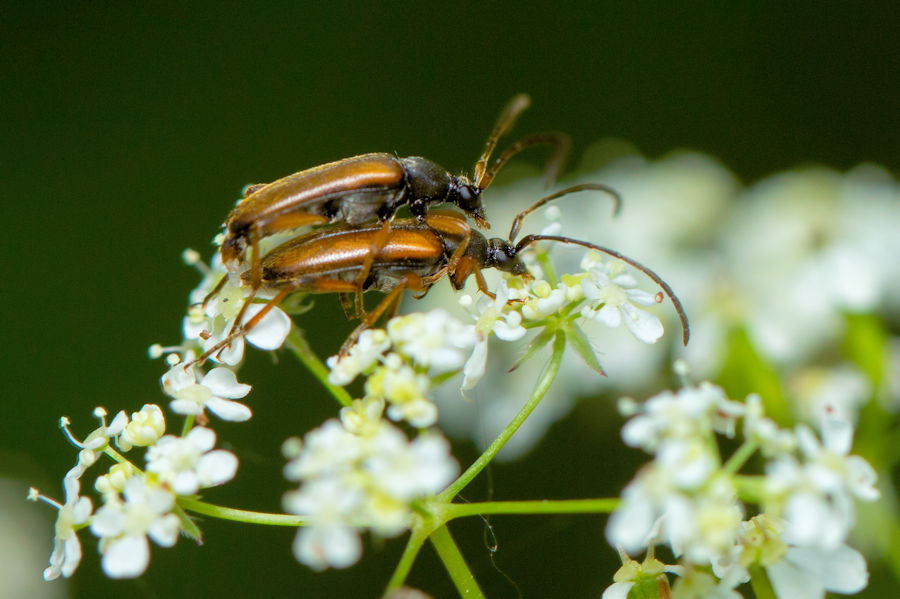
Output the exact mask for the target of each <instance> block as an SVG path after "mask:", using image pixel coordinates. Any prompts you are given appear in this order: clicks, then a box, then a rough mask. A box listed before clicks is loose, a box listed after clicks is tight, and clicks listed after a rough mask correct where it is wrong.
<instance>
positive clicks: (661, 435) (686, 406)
mask: <svg viewBox="0 0 900 599" xmlns="http://www.w3.org/2000/svg"><path fill="white" fill-rule="evenodd" d="M743 412H744V406H743V405H742V404H740V403H738V402H735V401H731V400H729V399H728V397H727V396H726V395H725V392H724V391H722V388H721V387H718V386H716V385H713V384H711V383H708V382H703V383H701V384H700V385H697V386H693V387H685V388H683V389H680V390H679V391H678V392H677V393H673V392H671V391H663V392H662V393H659V394H657V395H654V396H653V397H651V398H650V399H648V400H647V401H646V402H644V404H643V406H642V407H641V408H639V409H638V413H637V414H636V415H635V416H634V417H632V418H631V419H630V420H629V421H628V422H627V423H626V424H625V426H624V427H622V439H623V440H624V441H625V443H626V444H628V445H630V446H632V447H640V448H642V449H643V450H644V451H647V452H651V453H652V452H654V451H656V448H657V446H658V445H659V443H660V442H661V441H662V440H663V439H666V438H686V437H697V438H701V439H702V438H705V436H706V434H707V431H715V432H719V433H724V434H733V432H734V420H735V418H737V417H738V416H739V415H741V414H743Z"/></svg>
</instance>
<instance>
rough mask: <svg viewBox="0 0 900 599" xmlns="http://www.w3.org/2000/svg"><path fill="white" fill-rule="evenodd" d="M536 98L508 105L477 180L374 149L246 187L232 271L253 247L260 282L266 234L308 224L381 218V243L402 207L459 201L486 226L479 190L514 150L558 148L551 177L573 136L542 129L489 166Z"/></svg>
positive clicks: (230, 231)
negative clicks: (261, 248)
mask: <svg viewBox="0 0 900 599" xmlns="http://www.w3.org/2000/svg"><path fill="white" fill-rule="evenodd" d="M530 103H531V100H530V98H529V97H528V96H527V95H525V94H518V95H516V96H514V97H513V98H512V99H511V100H510V101H509V102H508V103H507V105H506V106H505V108H504V109H503V111H502V112H501V114H500V117H499V118H498V120H497V123H496V124H495V125H494V129H493V131H492V132H491V135H490V136H489V137H488V139H487V141H486V142H485V146H484V149H483V151H482V154H481V156H480V157H479V159H478V161H477V162H476V164H475V170H474V176H473V177H472V178H471V179H470V178H469V177H467V176H465V175H459V176H457V175H453V174H451V173H450V172H449V171H447V170H446V169H445V168H443V167H441V166H439V165H437V164H436V163H434V162H432V161H431V160H428V159H427V158H422V157H420V156H410V157H406V158H400V157H396V156H393V155H391V154H387V153H371V154H362V155H360V156H354V157H352V158H345V159H343V160H338V161H335V162H330V163H328V164H324V165H321V166H317V167H314V168H310V169H307V170H304V171H300V172H298V173H294V174H293V175H289V176H287V177H284V178H282V179H278V180H277V181H274V182H272V183H268V184H259V185H251V186H248V187H247V188H246V189H245V192H244V198H243V199H241V200H240V201H239V202H238V204H237V205H236V206H235V208H234V209H233V210H232V211H231V213H230V214H229V215H228V218H227V219H226V220H225V223H224V228H225V233H224V238H223V241H222V245H221V250H220V251H221V255H222V262H223V263H224V264H225V266H226V268H228V270H229V271H231V272H238V271H239V270H240V268H241V266H242V263H243V261H244V258H245V254H246V252H247V250H248V249H250V250H251V258H250V268H249V271H250V277H249V281H248V282H249V284H250V285H251V287H257V286H258V283H259V280H258V277H259V266H258V264H259V255H258V254H259V251H258V244H259V241H260V240H261V239H263V238H265V237H268V236H271V235H274V234H276V233H280V232H283V231H289V230H291V229H296V228H298V227H303V226H306V225H321V224H325V223H336V222H344V223H347V224H350V225H361V224H364V223H368V222H373V221H376V220H377V221H379V222H381V223H383V227H384V232H383V233H382V235H381V236H380V238H375V239H373V243H375V244H376V246H375V247H377V244H378V243H379V242H380V239H383V238H384V236H385V235H387V230H388V229H389V227H390V225H389V222H390V220H391V219H393V217H394V215H395V213H396V212H397V210H398V209H399V208H400V207H402V206H407V207H408V209H409V211H410V213H411V214H412V216H413V217H414V218H415V219H416V220H417V221H418V222H420V223H423V222H424V219H425V216H426V214H427V213H428V209H429V208H430V207H431V206H432V205H435V204H441V203H446V204H453V205H455V206H457V207H458V208H460V209H461V210H462V211H463V212H464V213H465V214H467V215H468V216H470V217H471V218H472V219H473V220H474V221H475V223H476V224H477V225H478V226H479V227H481V228H488V227H489V224H488V222H487V220H486V219H485V216H484V207H483V204H482V201H481V194H482V192H483V191H484V190H485V189H486V188H487V187H488V186H489V185H490V184H491V182H492V181H493V180H494V177H495V176H496V174H497V172H498V171H499V170H500V168H501V167H502V166H503V165H504V164H505V163H506V162H507V161H508V160H509V159H510V158H511V157H512V156H514V155H515V154H517V153H519V152H521V151H522V150H524V149H526V148H529V147H532V146H536V145H550V146H553V147H554V152H553V155H552V157H551V159H550V161H549V162H548V165H547V169H546V177H547V179H548V180H550V181H552V180H554V179H555V178H556V175H557V174H558V172H559V170H560V169H561V168H562V165H563V163H564V162H565V159H566V157H567V155H568V151H569V146H570V142H569V138H568V136H567V135H565V134H562V133H555V132H554V133H540V134H536V135H530V136H528V137H525V138H523V139H521V140H519V141H517V142H515V143H513V144H512V145H511V146H510V147H508V148H507V149H506V150H504V151H503V152H502V153H501V154H500V156H498V157H497V159H496V160H495V161H494V163H493V164H489V163H490V159H491V155H492V154H493V152H494V149H495V148H496V145H497V142H498V140H499V139H500V137H501V136H502V135H503V134H504V133H506V132H507V131H508V130H509V129H510V128H511V127H512V126H513V124H514V123H515V121H516V119H517V118H518V116H519V115H520V114H521V113H522V112H523V111H524V110H525V109H527V108H528V106H529V105H530ZM217 290H218V289H216V290H214V291H213V293H211V294H210V295H213V294H214V293H215V292H216V291H217Z"/></svg>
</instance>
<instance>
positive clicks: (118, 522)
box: [91, 505, 125, 537]
mask: <svg viewBox="0 0 900 599" xmlns="http://www.w3.org/2000/svg"><path fill="white" fill-rule="evenodd" d="M124 530H125V516H124V515H123V514H122V512H121V511H119V510H118V509H116V508H114V507H112V506H108V505H107V506H104V507H102V508H100V509H99V510H97V513H96V514H94V519H93V520H91V532H92V533H94V534H95V535H96V536H98V537H115V536H117V535H119V534H120V533H121V532H122V531H124Z"/></svg>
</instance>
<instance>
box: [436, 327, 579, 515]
mask: <svg viewBox="0 0 900 599" xmlns="http://www.w3.org/2000/svg"><path fill="white" fill-rule="evenodd" d="M565 348H566V336H565V335H564V334H563V333H562V332H561V331H557V333H556V338H555V339H554V340H553V354H552V355H551V356H550V361H549V362H548V363H547V366H546V367H545V368H544V371H543V372H542V373H541V376H540V378H539V379H538V382H537V385H536V386H535V388H534V391H532V392H531V397H529V398H528V401H527V402H526V403H525V405H524V406H522V409H521V410H519V413H518V414H516V416H515V418H513V419H512V420H511V421H510V423H509V424H508V425H506V428H504V429H503V431H502V432H501V433H500V434H499V435H498V436H497V438H496V439H494V441H493V442H492V443H491V444H490V446H489V447H488V448H487V449H486V450H485V451H484V453H482V454H481V455H480V456H479V457H478V459H477V460H475V462H474V463H473V464H472V465H471V466H469V468H468V469H467V470H466V471H465V472H463V473H462V475H460V477H459V478H457V479H456V480H455V481H454V482H453V483H452V484H451V485H450V486H449V487H447V488H446V489H444V492H443V493H441V494H440V495H439V496H438V500H439V501H442V502H444V503H450V501H452V500H453V498H454V497H456V495H457V494H458V493H459V492H460V491H462V490H463V489H464V488H465V487H466V485H468V484H469V483H470V482H472V479H473V478H475V477H476V476H477V475H478V473H479V472H481V471H482V470H484V468H485V466H487V465H488V463H490V461H491V460H492V459H493V458H494V456H495V455H497V452H498V451H500V449H502V448H503V446H504V445H506V442H507V441H509V438H510V437H512V436H513V433H515V432H516V431H517V430H519V427H520V426H522V423H523V422H525V419H526V418H528V415H529V414H531V412H532V411H533V410H534V408H536V407H537V405H538V403H540V401H541V398H543V397H544V394H545V393H547V390H548V389H549V388H550V385H551V383H553V379H555V378H556V374H557V373H558V372H559V365H560V362H562V355H563V350H564V349H565Z"/></svg>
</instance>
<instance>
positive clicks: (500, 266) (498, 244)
mask: <svg viewBox="0 0 900 599" xmlns="http://www.w3.org/2000/svg"><path fill="white" fill-rule="evenodd" d="M485 266H488V267H492V268H496V269H497V270H502V271H503V272H508V273H510V274H513V275H519V276H520V277H523V278H525V279H526V280H528V279H531V278H532V276H531V273H530V272H528V269H527V268H526V267H525V264H524V263H523V262H522V260H521V259H519V252H518V250H517V249H516V248H515V247H514V246H512V245H511V244H510V243H509V242H508V241H507V240H505V239H500V238H499V237H494V238H493V239H489V240H488V242H487V255H486V256H485Z"/></svg>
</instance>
